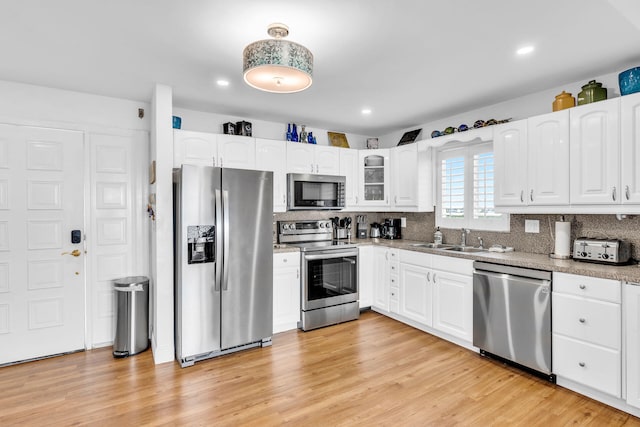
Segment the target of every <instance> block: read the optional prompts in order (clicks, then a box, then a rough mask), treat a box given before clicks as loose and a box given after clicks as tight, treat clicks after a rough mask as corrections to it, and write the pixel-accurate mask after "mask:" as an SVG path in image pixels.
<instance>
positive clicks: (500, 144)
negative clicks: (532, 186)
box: [493, 120, 527, 206]
mask: <svg viewBox="0 0 640 427" xmlns="http://www.w3.org/2000/svg"><path fill="white" fill-rule="evenodd" d="M493 155H494V159H495V181H494V185H495V192H496V193H495V205H496V206H524V205H526V204H527V197H526V195H525V191H526V178H527V121H526V120H520V121H517V122H513V123H506V124H503V125H498V126H496V128H495V130H494V139H493Z"/></svg>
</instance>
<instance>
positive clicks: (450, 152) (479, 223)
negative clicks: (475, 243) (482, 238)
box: [436, 143, 509, 231]
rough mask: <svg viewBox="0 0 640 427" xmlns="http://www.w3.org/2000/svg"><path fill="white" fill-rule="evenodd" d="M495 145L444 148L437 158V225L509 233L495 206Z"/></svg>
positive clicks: (507, 217) (504, 218)
mask: <svg viewBox="0 0 640 427" xmlns="http://www.w3.org/2000/svg"><path fill="white" fill-rule="evenodd" d="M493 175H494V174H493V144H492V143H482V144H476V145H472V146H469V145H466V146H459V145H458V146H454V147H452V148H448V147H442V148H441V149H440V151H439V152H438V155H437V207H438V210H437V211H436V225H438V226H440V227H446V228H471V229H474V230H492V231H509V215H508V214H501V213H497V212H496V211H495V208H494V205H493V193H494V185H493Z"/></svg>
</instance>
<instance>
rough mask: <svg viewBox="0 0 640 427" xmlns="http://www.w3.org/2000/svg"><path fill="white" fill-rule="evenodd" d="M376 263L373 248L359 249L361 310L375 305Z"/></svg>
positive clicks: (363, 247)
mask: <svg viewBox="0 0 640 427" xmlns="http://www.w3.org/2000/svg"><path fill="white" fill-rule="evenodd" d="M374 262H375V259H374V247H373V246H361V247H360V248H358V299H359V301H360V308H363V307H371V306H372V305H373V288H374V282H375V276H374V268H373V266H374Z"/></svg>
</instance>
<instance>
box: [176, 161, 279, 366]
mask: <svg viewBox="0 0 640 427" xmlns="http://www.w3.org/2000/svg"><path fill="white" fill-rule="evenodd" d="M173 182H174V239H175V245H174V260H175V295H174V296H175V322H176V323H175V337H176V342H175V344H176V358H177V359H178V361H179V362H180V364H181V366H182V367H185V366H190V365H193V364H194V363H195V362H197V361H199V360H202V359H207V358H210V357H215V356H219V355H222V354H226V353H230V352H233V351H237V350H242V349H245V348H251V347H257V346H263V347H264V346H268V345H271V335H272V330H273V314H272V313H273V302H272V301H273V237H272V236H273V234H272V233H273V226H272V223H273V173H272V172H265V171H252V170H241V169H225V168H214V167H208V166H192V165H183V166H182V168H181V169H174V174H173Z"/></svg>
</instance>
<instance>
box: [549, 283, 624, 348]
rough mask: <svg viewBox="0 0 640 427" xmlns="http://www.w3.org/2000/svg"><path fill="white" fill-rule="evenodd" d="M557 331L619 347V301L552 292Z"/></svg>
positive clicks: (584, 339) (554, 329)
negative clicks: (616, 302)
mask: <svg viewBox="0 0 640 427" xmlns="http://www.w3.org/2000/svg"><path fill="white" fill-rule="evenodd" d="M551 307H552V310H553V316H552V318H553V327H552V330H553V332H554V333H559V334H562V335H567V336H569V337H571V338H576V339H579V340H582V341H587V342H590V343H592V344H597V345H601V346H604V347H609V348H611V349H612V350H620V340H621V334H622V332H621V327H622V318H621V311H620V304H615V303H612V302H606V301H599V300H594V299H587V298H582V297H576V296H573V295H566V294H558V293H555V292H554V293H553V303H552V305H551Z"/></svg>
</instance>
